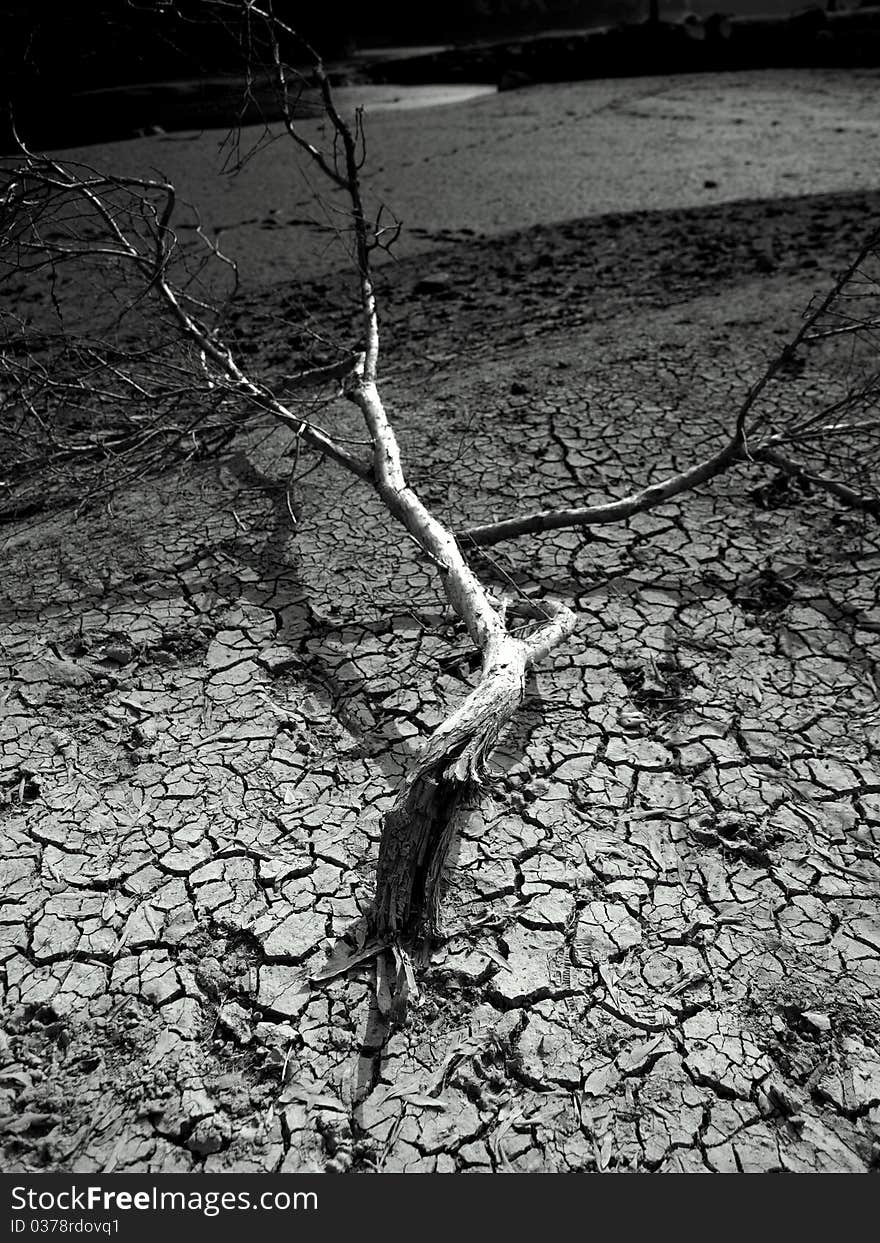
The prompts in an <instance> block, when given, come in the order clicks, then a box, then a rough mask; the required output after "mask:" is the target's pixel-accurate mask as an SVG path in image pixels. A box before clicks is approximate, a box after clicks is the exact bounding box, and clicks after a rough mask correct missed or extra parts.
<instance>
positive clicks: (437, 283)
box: [413, 272, 452, 296]
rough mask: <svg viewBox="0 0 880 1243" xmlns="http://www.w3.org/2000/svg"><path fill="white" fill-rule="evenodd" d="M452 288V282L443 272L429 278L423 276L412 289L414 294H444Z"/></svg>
mask: <svg viewBox="0 0 880 1243" xmlns="http://www.w3.org/2000/svg"><path fill="white" fill-rule="evenodd" d="M451 288H452V282H451V281H450V279H449V277H448V276H447V275H446V273H445V272H437V273H435V274H434V275H431V276H423V277H422V278H421V279H420V280H418V281H416V283H415V285H414V287H413V293H415V294H434V295H435V296H436V295H437V294H445V293H449V292H450V290H451Z"/></svg>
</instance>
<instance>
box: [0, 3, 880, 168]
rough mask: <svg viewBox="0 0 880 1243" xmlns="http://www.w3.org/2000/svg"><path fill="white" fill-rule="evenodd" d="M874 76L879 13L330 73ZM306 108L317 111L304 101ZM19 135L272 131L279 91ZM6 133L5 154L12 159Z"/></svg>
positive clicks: (484, 50)
mask: <svg viewBox="0 0 880 1243" xmlns="http://www.w3.org/2000/svg"><path fill="white" fill-rule="evenodd" d="M841 67H843V68H849V67H851V68H861V69H870V68H875V67H876V68H880V6H874V7H866V8H862V9H856V10H853V11H848V12H840V13H838V12H826V11H824V10H822V9H820V8H815V9H809V10H807V11H806V12H803V13H800V14H797V15H795V16H793V17H788V18H778V17H743V18H729V19H728V18H722V17H719V16H715V17H709V18H707V19H705V20H701V19H698V18H696V17H690V18H688V19H687V20H685V21H682V22H676V23H668V22H660V23H658V24H656V25H652V24H650V23H647V22H645V23H640V24H635V25H620V26H614V27H604V28H600V29H591V30H585V31H583V32H580V33H579V32H571V31H569V32H562V33H559V32H556V33H549V34H544V35H541V34H538V35H529V36H525V37H522V38H518V39H507V40H503V41H497V42H474V43H468V44H463V45H461V46H456V47H445V48H442V49H438V50H432V51H431V52H429V53H423V52H419V51H417V54H415V55H407V54H406V51H405V49H399V50H398V54H396V55H394V56H393V57H389V56H388V55H382V54H379V53H377V54H376V55H375V56H372V55H371V54H370V51H369V49H365V50H364V51H363V52H361V53H360V54H359V55H357V56H356V57H353V58H351V59H349V60H344V61H338V62H335V63H333V64H331V65H330V72H331V79H332V80H333V81H334V82H335V83H336V84H337V85H354V84H376V85H380V84H381V85H386V84H387V85H400V86H416V85H424V84H437V85H453V84H464V83H474V84H478V83H481V84H491V85H496V86H498V88H499V89H501V90H510V89H516V88H519V87H525V86H529V85H532V84H538V83H543V82H563V81H580V80H587V79H596V78H615V77H641V76H645V75H668V74H676V73H701V72H706V73H718V72H725V71H733V70H743V69H783V68H841ZM300 109H301V112H304V114H305V115H308V114H309V113H311V112H314V111H317V109H316V107H315V101H312V102H310V101H309V100H307V99H306V100H303V101H301V103H300ZM17 113H18V117H17V119H18V129H19V133H20V134H21V136H22V137H23V138H24V140H25V141H26V143H27V144H28V145H30V146H32V147H41V148H56V149H57V148H62V147H67V146H81V145H86V144H88V143H92V142H105V141H112V140H116V139H124V138H132V137H136V136H138V135H143V134H150V133H157V132H166V131H171V132H173V131H175V130H186V129H215V128H216V129H220V128H227V127H232V126H236V125H253V124H260V123H267V124H268V123H271V122H273V121H277V120H278V119H279V108H278V104H277V101H276V99H275V96H274V90H273V88H272V87H271V86H270V85H269V84H268V83H260V82H259V81H256V82H251V83H249V86H248V92H247V98H245V92H244V79H243V78H241V77H238V76H235V75H231V74H230V75H226V76H216V77H211V78H206V77H203V78H198V77H194V78H190V79H188V80H175V81H172V80H169V81H158V82H145V83H128V84H125V85H120V86H115V87H113V86H109V87H104V88H102V89H98V90H90V91H80V92H77V93H74V94H65V95H64V97H63V98H62V97H60V96H56V97H54V98H53V97H52V96H51V92H49V93H47V92H46V90H45V84H44V85H43V88H41V92H40V93H39V94H34V95H30V96H28V95H25V96H22V97H21V98H20V99H19V103H18V109H17ZM14 149H15V144H14V142H13V141H12V138H11V135H10V133H9V132H8V131H7V132H4V133H3V134H0V150H5V151H7V152H10V151H13V150H14Z"/></svg>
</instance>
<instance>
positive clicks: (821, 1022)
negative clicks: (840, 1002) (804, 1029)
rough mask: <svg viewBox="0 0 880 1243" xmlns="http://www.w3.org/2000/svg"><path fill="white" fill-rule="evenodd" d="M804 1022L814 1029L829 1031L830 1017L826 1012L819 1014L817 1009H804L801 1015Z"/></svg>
mask: <svg viewBox="0 0 880 1243" xmlns="http://www.w3.org/2000/svg"><path fill="white" fill-rule="evenodd" d="M801 1017H802V1018H803V1020H804V1022H805V1023H808V1024H809V1026H810V1027H812V1028H813V1030H814V1031H817V1032H830V1031H831V1019H829V1017H828V1015H827V1014H820V1013H819V1011H818V1010H804V1012H803V1014H802V1015H801Z"/></svg>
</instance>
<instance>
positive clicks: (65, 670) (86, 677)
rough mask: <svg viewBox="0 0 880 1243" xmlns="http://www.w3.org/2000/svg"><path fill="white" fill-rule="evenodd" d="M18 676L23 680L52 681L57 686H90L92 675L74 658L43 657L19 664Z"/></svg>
mask: <svg viewBox="0 0 880 1243" xmlns="http://www.w3.org/2000/svg"><path fill="white" fill-rule="evenodd" d="M18 676H19V677H20V678H21V680H22V682H52V683H53V684H54V685H56V686H88V685H89V684H90V683H91V681H92V675H91V674H90V673H89V671H88V670H87V669H83V668H81V667H80V666H79V665H77V664H74V662H73V661H72V660H57V659H54V660H53V659H50V658H49V657H43V658H41V659H39V660H28V661H26V662H25V663H24V664H23V665H20V666H19V670H18Z"/></svg>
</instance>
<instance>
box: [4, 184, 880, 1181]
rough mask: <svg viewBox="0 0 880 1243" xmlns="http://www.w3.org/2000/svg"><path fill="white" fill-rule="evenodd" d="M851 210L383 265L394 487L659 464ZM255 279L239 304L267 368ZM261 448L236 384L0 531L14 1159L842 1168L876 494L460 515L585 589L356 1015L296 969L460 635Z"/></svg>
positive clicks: (874, 951) (444, 501) (864, 936)
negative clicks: (387, 1014) (183, 439)
mask: <svg viewBox="0 0 880 1243" xmlns="http://www.w3.org/2000/svg"><path fill="white" fill-rule="evenodd" d="M877 208H878V200H877V198H876V196H875V195H871V194H869V193H867V192H865V193H859V194H852V195H849V196H845V195H840V196H836V197H835V196H831V195H823V196H816V197H814V198H804V199H799V200H791V201H789V202H788V203H786V204H784V205H780V204H778V203H776V204H774V203H769V202H753V203H739V204H733V205H729V206H727V207H723V206H722V207H718V206H715V207H711V208H705V209H700V210H692V211H687V210H684V209H682V210H676V211H666V212H656V213H643V214H641V215H635V216H626V217H623V216H620V217H603V218H600V219H593V220H587V221H580V222H572V223H569V224H566V225H561V226H556V227H550V226H545V227H542V228H529V229H526V230H524V231H522V232H520V233H517V234H512V235H509V236H508V237H505V238H500V239H495V240H494V241H491V242H490V241H488V240H486V241H483V242H482V243H478V242H476V241H472V242H469V241H458V242H451V243H449V244H448V246H446V247H445V248H439V249H437V250H436V251H435V252H434V253H433V255H432V258H431V264H432V267H431V271H430V273H428V274H427V275H426V268H425V261H424V259H419V258H418V257H416V258H411V259H407V260H405V261H404V262H402V263H401V264H400V265H399V266H398V267H396V268H394V269H390V270H386V273H385V276H384V290H383V292H384V296H385V299H386V307H387V312H386V317H385V322H386V324H387V328H386V342H387V345H386V350H387V354H386V359H387V364H386V373H387V381H386V396H387V400H388V404H389V408H390V413H391V414H392V415H393V416H394V417H395V419H396V421H397V425H398V428H399V432H400V435H401V439H402V442H403V450H404V453H405V457H406V460H407V462H408V463H409V469H410V475H411V478H412V480H413V482H414V484H415V485H416V486H417V487H418V488H419V489H420V490H421V492H422V493H423V495H424V496H425V499H426V500H427V501H428V502H429V503H431V504H432V505H433V506H435V507H436V508H437V509H438V510H439V511H440V512H441V513H443V514H444V515H446V516H447V517H448V518H449V520H450V521H451V522H452V523H453V525H454V526H455V527H457V528H458V529H461V528H463V527H465V526H467V525H468V524H473V523H474V522H480V521H483V522H485V521H488V520H490V519H491V518H492V517H493V516H503V515H506V514H507V513H508V511H510V510H511V509H512V508H513V507H514V506H512V505H511V501H512V500H515V504H516V507H520V508H523V509H525V508H533V507H536V506H540V505H546V504H547V503H548V501H549V499H550V498H551V497H552V498H553V499H554V502H556V503H559V504H571V503H573V502H575V501H576V500H581V499H582V498H586V500H587V501H588V502H589V501H594V500H600V499H602V498H604V497H605V496H607V495H608V494H610V493H614V492H616V491H618V490H619V489H621V488H624V487H627V486H629V484H630V483H632V482H644V481H647V480H648V479H649V478H650V477H652V476H653V477H657V478H659V477H661V475H662V474H665V473H666V472H667V471H668V470H669V469H670V468H681V467H682V466H683V465H685V464H686V463H687V462H688V461H689V460H691V457H692V456H693V455H694V454H695V453H696V452H697V451H699V452H701V453H702V452H704V451H705V447H706V446H711V445H714V444H715V443H716V442H717V443H719V444H720V443H721V437H722V436H723V432H724V428H725V425H726V423H727V420H728V418H729V413H730V411H731V410H732V409H734V408H735V406H736V404H737V401H738V398H739V397H740V396H741V394H742V392H743V390H744V388H745V386H746V385H747V384H748V383H749V381H750V380H751V379H753V378H755V376H756V375H757V374H758V373H759V372H760V370H761V366H762V362H763V358H764V354H765V352H766V351H769V350H770V349H772V348H773V345H774V343H776V344H777V345H778V341H779V339H780V338H781V337H782V336H786V335H790V331H791V329H792V328H793V327H795V326H796V324H797V318H798V314H799V312H800V311H801V309H802V308H803V306H804V305H805V304H806V302H807V301H808V300H809V297H810V296H811V294H812V293H813V292H814V290H815V289H816V288H819V287H821V285H822V283H823V279H824V277H825V275H826V274H827V273H828V272H831V271H834V270H836V269H838V268H840V267H841V266H842V265H843V263H844V262H845V261H846V259H848V258H849V257H850V256H851V254H852V251H853V249H854V242H856V241H857V239H858V236H859V230H860V229H863V228H864V225H865V221H866V220H869V219H870V218H871V217H872V214H873V216H874V217H876V212H877ZM768 247H769V249H768ZM768 254H769V256H770V258H769V259H768ZM768 264H769V266H768ZM331 285H332V282H331ZM512 286H515V287H516V288H517V289H518V290H519V302H518V303H517V304H514V303H513V302H512V299H511V295H510V290H511V287H512ZM285 293H286V291H285V290H275V291H270V292H269V293H268V294H267V295H264V297H263V299H262V301H261V303H260V304H259V306H258V305H257V304H256V302H254V304H253V305H250V306H248V305H247V304H246V305H245V306H244V307H243V309H242V311H241V314H240V320H239V326H238V327H239V332H240V333H241V334H242V335H243V336H244V337H245V338H246V339H249V340H252V341H257V342H259V343H260V344H259V346H258V347H257V349H258V354H257V361H258V362H259V361H260V358H261V355H260V354H259V351H262V353H263V355H264V356H265V358H264V363H265V366H266V367H267V368H268V369H270V370H271V368H272V366H273V361H272V360H273V356H274V355H273V351H274V352H275V354H277V353H278V346H277V345H273V343H272V341H271V339H269V338H268V337H267V330H266V327H265V323H266V321H265V320H264V319H263V316H264V315H265V313H266V312H267V310H268V311H272V310H274V309H275V308H276V307H279V308H280V307H281V306H282V304H283V298H284V296H285ZM332 293H333V289H332V288H330V289H329V290H328V287H327V286H326V285H324V286H321V287H316V288H315V289H314V290H313V297H314V299H315V300H316V302H317V303H320V301H321V299H322V298H325V297H327V298H329V300H330V301H331V302H332V298H331V297H330V295H331V294H332ZM267 298H268V299H269V305H268V306H267V301H266V299H267ZM327 314H328V315H329V316H332V314H333V312H332V310H328V312H327ZM774 334H779V336H774ZM808 399H809V391H808V390H806V389H805V388H804V387H803V386H801V387H799V386H798V385H797V383H796V382H795V381H794V380H793V379H790V378H785V377H783V378H781V379H780V380H779V381H778V382H776V383H774V385H773V387H772V390H771V392H770V393H769V395H768V397H767V400H768V401H770V402H776V403H780V404H782V405H784V404H785V403H787V402H789V403H790V402H792V401H794V400H797V401H803V400H808ZM335 417H336V418H338V425H339V426H341V427H346V426H349V425H350V427H351V430H352V432H353V433H354V432H355V430H356V429H355V424H354V422H353V414H352V411H351V409H350V408H348V407H347V406H346V404H345V403H344V402H340V403H339V408H338V410H337V411H336V412H335ZM284 448H285V441H284V438H283V435H282V434H281V433H279V432H273V431H272V430H271V429H270V428H268V427H262V426H255V427H254V428H252V429H251V430H250V431H248V432H247V433H245V434H242V435H241V436H240V437H239V439H238V440H237V442H236V444H235V446H234V452H233V453H231V454H230V455H229V456H228V457H227V458H225V459H224V460H223V461H218V462H206V463H201V464H197V465H191V466H189V467H187V468H186V469H185V470H179V471H176V472H174V473H173V474H169V475H166V476H163V477H161V478H158V479H153V480H147V481H143V482H141V483H140V484H138V485H136V486H133V487H132V488H131V489H130V490H128V491H126V492H125V493H124V494H117V495H116V497H115V498H114V499H113V501H112V503H111V504H110V505H109V506H107V507H104V508H95V509H93V510H91V511H84V512H81V513H79V514H76V513H75V512H74V510H73V509H72V508H70V509H67V510H59V511H56V512H53V513H50V514H45V515H43V516H37V517H36V518H31V519H30V520H29V521H27V522H20V523H19V524H17V525H15V526H12V527H10V528H8V529H7V532H6V538H5V546H4V558H5V567H6V572H5V574H4V583H3V589H4V596H5V599H4V601H3V605H2V610H3V611H2V620H3V631H2V647H0V652H2V656H0V660H2V679H3V683H4V685H5V687H6V689H5V690H4V691H3V697H2V698H3V718H2V724H0V788H2V794H3V804H2V809H0V817H2V818H0V843H2V859H0V868H2V877H3V886H2V893H3V897H2V903H0V937H2V964H3V987H4V992H5V1003H4V1017H3V1025H2V1035H0V1127H2V1129H3V1130H4V1131H5V1141H4V1142H5V1166H6V1168H8V1169H13V1168H14V1169H22V1170H32V1169H63V1170H72V1171H82V1172H88V1171H96V1170H119V1171H123V1170H128V1171H145V1170H165V1171H189V1170H195V1169H203V1170H206V1171H220V1170H235V1171H275V1170H282V1171H304V1170H329V1171H333V1170H335V1171H343V1170H362V1171H413V1172H415V1171H420V1172H443V1171H453V1170H461V1171H475V1172H490V1171H505V1170H519V1171H536V1172H537V1171H567V1170H617V1171H628V1170H629V1171H632V1170H656V1171H686V1172H702V1171H707V1170H708V1171H748V1172H751V1171H771V1170H790V1171H835V1172H862V1171H866V1170H869V1169H871V1168H872V1167H876V1166H877V1164H878V1161H880V918H878V888H877V884H878V878H880V866H878V847H880V707H878V684H877V677H878V672H877V670H878V658H880V587H878V583H880V573H878V571H880V537H878V533H877V528H876V525H874V526H872V525H871V524H870V523H867V522H864V521H862V520H860V519H856V518H854V517H852V516H849V515H844V514H842V513H841V512H840V511H839V510H836V509H835V508H834V506H833V505H831V504H829V503H828V502H826V501H825V500H824V499H823V498H821V497H817V496H811V495H808V494H805V493H803V492H802V491H800V490H799V489H798V488H797V487H794V486H788V487H786V486H783V485H782V484H781V483H780V482H779V481H777V480H774V479H773V477H772V475H771V474H770V473H768V472H763V471H762V472H757V471H754V472H749V471H747V470H746V469H744V468H741V469H737V470H736V472H735V473H733V474H732V475H731V476H730V477H727V478H724V479H721V480H719V481H717V482H716V483H715V484H714V485H713V486H711V487H707V488H705V489H703V490H702V491H701V492H700V493H699V494H695V495H691V496H684V497H682V498H680V499H679V500H678V501H677V502H676V503H673V504H667V505H664V506H662V507H661V508H659V509H656V510H654V511H652V512H651V513H649V514H645V515H641V516H638V517H636V518H634V519H632V520H631V521H630V522H628V523H626V524H621V525H620V526H612V527H605V528H601V529H598V530H596V531H595V532H594V533H593V534H592V536H585V535H583V534H578V533H570V532H569V533H562V534H559V535H556V536H555V537H550V538H548V537H545V538H542V539H540V540H539V539H527V540H524V541H520V542H519V543H518V544H505V545H500V546H499V547H498V548H497V549H494V550H490V551H491V557H486V556H485V555H483V554H480V555H479V556H478V557H475V564H476V565H477V567H478V568H479V570H480V572H481V573H482V574H483V575H484V577H485V578H486V579H487V580H488V581H490V582H492V583H495V584H497V586H498V587H499V589H509V588H510V586H511V583H513V584H515V585H517V586H519V587H521V588H523V589H524V590H527V591H529V592H530V593H535V592H537V593H538V594H540V593H542V592H543V593H547V594H548V595H553V596H556V597H560V598H563V599H565V600H567V601H569V602H571V603H572V604H573V605H574V606H575V607H576V608H577V610H578V614H579V617H580V625H579V628H578V631H577V633H576V634H575V635H574V637H573V638H572V639H571V640H570V641H569V643H568V644H567V645H566V646H564V647H563V648H560V649H558V650H557V651H556V652H555V653H554V654H553V656H552V657H551V658H550V659H549V660H548V661H547V662H546V664H545V665H544V666H542V667H541V668H540V669H539V670H538V671H537V672H536V674H535V675H534V676H533V678H532V680H531V681H530V684H529V687H528V694H527V698H526V702H525V704H524V705H523V709H522V711H521V712H520V713H519V715H518V717H517V718H516V720H515V722H514V725H513V727H512V730H511V732H510V733H509V735H508V736H507V738H506V740H505V741H504V743H503V745H502V747H501V749H500V750H499V751H498V753H497V754H496V756H495V759H494V766H495V769H496V779H495V781H494V784H493V785H492V787H491V789H490V790H488V791H487V793H486V796H485V799H484V800H483V803H482V805H481V807H480V809H479V811H477V812H475V813H474V814H473V815H472V817H471V819H470V821H469V823H468V825H467V829H466V831H465V833H464V835H463V837H462V839H461V841H460V842H459V844H458V848H457V852H456V858H455V861H454V862H455V866H454V870H453V871H452V872H451V874H450V877H449V886H448V891H447V897H446V920H447V936H446V939H445V941H444V942H443V943H442V944H441V945H440V946H439V947H438V948H437V949H436V951H435V952H434V953H433V955H432V957H431V960H430V962H429V963H428V964H427V965H426V966H425V968H424V969H423V970H422V972H421V975H420V980H419V983H420V989H421V1003H420V1004H419V1005H417V1006H414V1007H412V1009H411V1011H410V1014H409V1017H408V1021H407V1023H406V1025H405V1026H404V1027H403V1028H400V1029H397V1030H390V1029H389V1028H388V1027H387V1026H386V1024H385V1023H384V1021H383V1019H382V1017H381V1014H380V1013H379V1010H378V1008H377V1006H376V1004H375V992H374V980H373V970H372V968H371V967H370V966H369V965H365V966H364V967H362V968H360V969H355V970H353V971H352V972H350V973H349V975H348V976H346V977H343V978H338V979H334V980H331V981H328V982H324V983H321V984H319V985H313V986H310V985H309V976H311V975H313V974H314V973H315V972H317V971H319V970H320V968H321V966H322V964H323V963H324V960H325V956H326V954H327V952H328V951H329V950H331V949H332V948H333V947H334V946H335V945H336V944H337V942H338V939H339V938H340V937H342V936H343V935H344V934H345V933H346V932H347V931H348V930H349V929H351V928H352V926H354V925H355V924H356V922H357V921H358V919H359V918H360V916H361V914H362V912H363V911H364V910H365V909H366V908H367V906H368V904H369V901H370V897H371V883H372V876H373V869H374V865H375V860H376V853H377V844H378V834H379V825H380V819H381V815H382V812H383V810H384V809H385V808H386V807H387V806H389V805H390V802H391V800H392V798H393V794H394V789H395V785H396V783H397V782H398V781H399V779H400V778H401V776H402V774H403V773H404V772H405V770H406V767H407V764H408V762H409V761H410V759H411V758H412V756H413V755H414V754H415V752H416V749H417V748H418V746H419V743H420V741H421V740H422V739H423V738H424V737H425V735H426V734H427V733H428V732H429V731H430V729H431V728H432V727H433V726H434V725H436V724H437V723H438V722H439V721H440V720H441V719H442V718H443V717H444V715H445V714H446V713H447V712H448V711H449V710H450V709H451V708H452V707H453V706H454V705H456V704H457V703H458V702H459V701H460V699H461V698H462V696H463V695H464V694H465V693H466V692H467V690H468V688H469V686H471V685H472V684H473V681H474V678H475V676H476V673H477V660H476V654H475V653H474V652H473V651H472V650H471V648H470V646H469V643H468V641H467V637H466V635H465V634H464V632H463V629H462V628H461V626H460V625H459V624H457V623H456V622H455V620H454V618H453V617H452V616H451V615H450V614H449V612H448V611H447V610H446V608H445V607H444V604H443V601H442V595H441V593H440V591H439V590H438V587H437V583H436V580H435V577H434V575H433V573H432V569H431V567H430V565H429V564H427V563H425V562H424V561H422V560H420V559H419V556H418V552H417V550H416V548H415V546H414V545H412V544H410V543H409V542H408V541H406V540H403V539H401V538H400V534H399V532H398V531H397V530H396V529H395V528H394V527H393V525H392V524H391V522H390V520H389V519H387V517H386V516H385V515H384V513H383V512H382V509H381V507H380V505H379V504H378V503H377V502H376V500H375V499H374V498H373V497H372V496H371V495H370V494H369V493H368V492H367V491H366V490H365V489H362V488H361V487H360V485H358V484H352V483H351V482H350V480H348V479H346V478H343V477H342V475H341V474H340V473H339V472H337V471H336V470H335V469H334V468H332V467H330V466H326V465H325V466H324V467H322V468H321V469H320V471H317V472H315V473H313V474H312V475H310V476H309V478H308V479H307V480H305V481H304V482H303V484H302V485H301V487H300V488H299V490H298V491H297V494H296V496H295V497H294V502H295V511H296V515H297V519H298V521H297V525H296V526H295V527H294V526H293V524H292V523H291V519H290V515H289V513H288V510H287V505H286V502H285V499H284V491H285V482H286V479H287V476H288V474H289V461H285V460H284V457H283V452H284Z"/></svg>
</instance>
